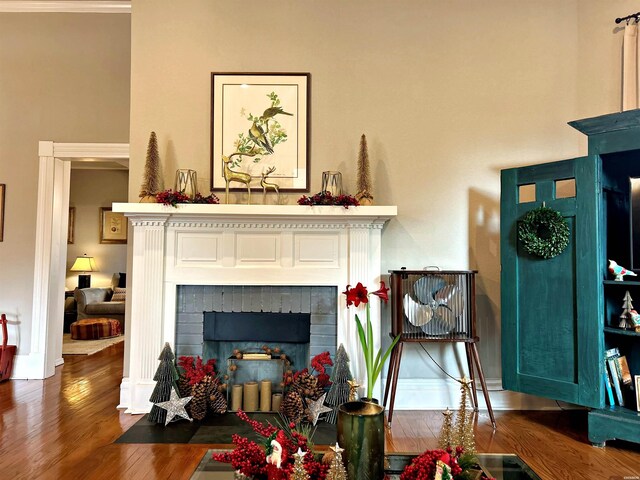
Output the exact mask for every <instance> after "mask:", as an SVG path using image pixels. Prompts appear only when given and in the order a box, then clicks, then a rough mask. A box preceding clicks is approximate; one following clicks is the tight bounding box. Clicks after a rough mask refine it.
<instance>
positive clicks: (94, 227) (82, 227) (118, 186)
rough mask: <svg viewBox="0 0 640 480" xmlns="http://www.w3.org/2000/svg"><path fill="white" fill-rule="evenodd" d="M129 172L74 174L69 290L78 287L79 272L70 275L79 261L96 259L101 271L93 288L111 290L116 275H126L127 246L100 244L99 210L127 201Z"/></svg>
mask: <svg viewBox="0 0 640 480" xmlns="http://www.w3.org/2000/svg"><path fill="white" fill-rule="evenodd" d="M128 184H129V172H127V171H125V170H71V194H70V195H69V206H70V207H75V235H74V243H73V244H70V245H67V281H66V288H67V289H68V290H73V289H74V288H76V287H77V286H78V272H70V271H69V269H70V268H71V266H72V265H73V262H74V261H75V259H76V257H78V256H82V255H83V254H85V253H86V254H87V255H89V256H91V257H93V258H94V259H95V261H96V266H97V268H98V271H97V272H94V273H92V274H91V286H92V287H109V286H111V278H112V276H113V274H114V273H118V272H126V271H127V246H126V245H120V244H108V243H100V207H111V204H112V203H113V202H126V201H127V188H128Z"/></svg>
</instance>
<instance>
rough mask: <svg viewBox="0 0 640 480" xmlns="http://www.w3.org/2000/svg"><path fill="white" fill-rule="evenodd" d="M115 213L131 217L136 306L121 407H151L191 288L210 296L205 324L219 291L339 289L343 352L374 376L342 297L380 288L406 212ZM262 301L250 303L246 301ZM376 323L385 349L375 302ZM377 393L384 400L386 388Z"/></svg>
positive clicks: (143, 208) (131, 295)
mask: <svg viewBox="0 0 640 480" xmlns="http://www.w3.org/2000/svg"><path fill="white" fill-rule="evenodd" d="M113 210H114V211H115V212H122V213H124V214H125V215H126V216H127V217H129V221H130V227H131V228H130V239H129V246H130V249H129V252H130V256H129V268H128V270H129V272H130V274H129V275H128V276H127V278H128V281H129V285H128V295H127V296H128V299H130V300H129V301H128V302H127V309H128V310H127V325H128V327H127V331H126V338H125V371H124V377H123V380H122V384H121V389H120V405H119V406H120V407H124V408H126V409H127V412H128V413H145V412H148V411H149V409H150V407H151V404H150V403H149V397H150V395H151V392H152V390H153V387H154V384H155V382H154V381H153V376H154V374H155V371H156V369H157V366H158V354H159V353H160V351H161V349H162V346H163V345H164V342H169V343H170V344H171V345H172V346H173V347H174V349H175V347H176V345H177V344H179V341H180V335H181V334H183V333H184V332H183V331H182V330H181V328H182V327H180V326H178V325H179V323H178V322H177V319H178V317H179V316H180V314H179V312H180V308H182V303H181V302H182V300H181V298H182V297H181V296H180V292H182V291H187V290H188V291H191V290H192V291H193V292H200V291H202V292H203V296H202V297H201V298H202V300H201V301H202V303H203V308H202V309H201V310H200V311H199V312H195V313H197V314H198V315H199V317H200V319H201V321H203V318H202V312H204V311H205V310H208V311H214V310H215V309H213V308H204V307H205V304H206V303H207V302H210V301H211V302H212V301H213V298H214V294H215V295H217V294H218V293H214V292H215V289H216V288H218V289H229V290H230V291H238V290H243V289H245V288H249V287H247V286H251V287H255V288H261V289H272V290H271V291H273V289H275V288H290V287H296V288H300V287H303V288H305V289H309V291H311V292H313V291H314V289H330V290H331V291H332V292H334V293H333V296H332V297H331V300H328V301H327V302H328V303H330V304H331V307H330V308H331V309H333V311H334V313H335V319H336V320H335V321H336V324H335V345H339V344H340V343H343V344H344V346H345V348H346V350H347V353H348V354H349V356H350V358H351V369H352V371H353V372H354V375H355V376H356V378H364V376H365V373H364V372H365V370H364V365H363V364H362V361H361V360H360V358H359V348H358V340H357V332H356V327H355V321H354V319H353V316H354V311H353V309H347V308H346V303H345V300H344V298H343V297H344V296H343V295H339V294H338V292H341V291H343V290H344V288H345V286H346V285H347V284H355V283H357V282H362V283H363V284H365V285H368V286H376V285H377V283H378V282H379V280H380V275H381V265H380V263H381V235H382V229H383V226H384V224H385V223H386V222H387V221H388V220H389V219H391V218H393V217H394V216H395V215H396V213H397V211H396V207H393V206H385V207H357V208H349V209H344V208H342V207H325V206H322V207H300V206H287V205H180V206H178V208H173V207H168V206H164V205H158V204H142V203H135V204H133V203H115V204H113ZM207 289H211V290H210V293H211V294H210V295H208V296H207V295H205V294H204V291H205V290H207ZM191 298H192V297H191V296H189V300H188V301H191V300H190V299H191ZM249 298H253V299H256V298H258V296H257V294H256V295H254V296H253V297H252V296H249ZM260 298H262V293H261V294H260ZM291 298H293V297H289V298H288V299H287V301H290V300H291ZM234 301H235V300H234ZM252 301H253V300H242V301H241V304H243V303H244V302H248V303H251V302H252ZM296 301H297V300H296ZM195 302H196V301H195V300H194V303H195ZM198 302H200V300H198ZM281 302H282V303H284V302H285V300H282V299H281ZM222 311H224V309H223V310H222ZM249 311H253V310H252V309H250V310H249ZM191 313H193V312H191ZM371 317H372V323H373V327H374V331H375V342H374V343H375V344H376V347H377V346H379V345H380V337H381V331H380V308H379V304H377V303H376V301H375V299H374V301H372V303H371ZM193 328H197V327H193ZM200 328H204V327H200ZM312 329H313V326H312ZM385 334H386V332H385ZM191 353H193V352H191ZM310 354H313V349H312V348H310ZM378 388H379V385H378ZM376 393H377V394H378V398H380V396H379V390H378V392H376Z"/></svg>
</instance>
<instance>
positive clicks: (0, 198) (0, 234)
mask: <svg viewBox="0 0 640 480" xmlns="http://www.w3.org/2000/svg"><path fill="white" fill-rule="evenodd" d="M6 189H7V186H6V185H5V184H4V183H0V242H2V241H4V191H5V190H6Z"/></svg>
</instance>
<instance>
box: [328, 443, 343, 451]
mask: <svg viewBox="0 0 640 480" xmlns="http://www.w3.org/2000/svg"><path fill="white" fill-rule="evenodd" d="M329 448H330V449H331V450H333V451H334V452H336V453H342V452H344V448H340V445H338V442H336V446H335V447H334V446H330V447H329Z"/></svg>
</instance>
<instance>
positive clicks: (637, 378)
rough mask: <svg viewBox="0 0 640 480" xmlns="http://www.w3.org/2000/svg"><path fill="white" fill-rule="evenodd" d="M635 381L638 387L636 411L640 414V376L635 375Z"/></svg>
mask: <svg viewBox="0 0 640 480" xmlns="http://www.w3.org/2000/svg"><path fill="white" fill-rule="evenodd" d="M633 380H634V381H635V386H636V410H638V411H639V412H640V375H634V377H633Z"/></svg>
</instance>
